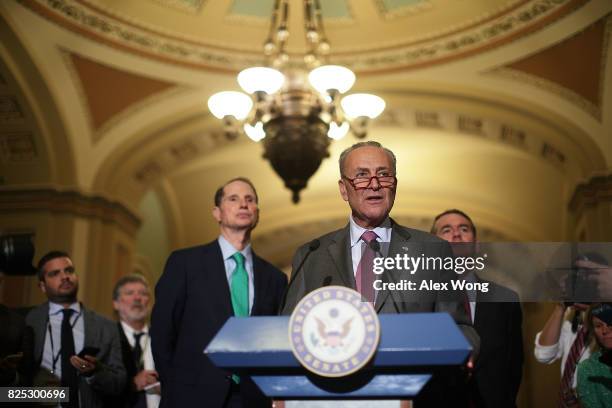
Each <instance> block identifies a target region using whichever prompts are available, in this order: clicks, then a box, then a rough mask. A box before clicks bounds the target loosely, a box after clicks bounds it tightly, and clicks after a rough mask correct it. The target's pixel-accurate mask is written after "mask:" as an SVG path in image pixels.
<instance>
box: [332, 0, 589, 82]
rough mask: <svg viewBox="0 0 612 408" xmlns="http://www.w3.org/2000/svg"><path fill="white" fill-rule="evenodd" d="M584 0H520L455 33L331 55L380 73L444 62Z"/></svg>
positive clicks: (511, 37) (527, 29)
mask: <svg viewBox="0 0 612 408" xmlns="http://www.w3.org/2000/svg"><path fill="white" fill-rule="evenodd" d="M586 2H587V1H586V0H539V1H529V2H524V3H523V4H521V5H520V6H519V7H516V8H514V9H511V10H508V12H507V13H505V14H502V15H501V16H500V17H498V18H494V19H492V20H490V21H486V22H484V23H481V24H475V25H474V26H472V27H469V28H468V29H463V30H459V31H458V32H456V33H452V34H444V35H442V36H441V37H440V38H435V39H427V40H423V41H418V42H415V43H413V44H397V45H394V46H385V45H384V44H379V47H380V48H384V47H387V48H386V49H385V50H382V51H374V52H371V51H364V50H355V52H352V53H348V52H346V53H344V52H341V53H337V54H335V55H334V63H337V64H340V65H345V66H349V67H351V68H352V69H353V70H354V71H357V72H362V73H365V72H372V73H380V72H388V71H391V70H397V69H400V68H401V69H408V68H418V67H424V66H429V65H432V64H435V63H441V62H447V61H450V60H454V59H457V58H460V57H465V56H469V55H473V54H475V53H479V52H482V51H486V50H488V49H490V48H492V47H494V46H499V45H502V44H506V43H509V42H512V41H515V40H517V39H518V38H520V37H522V36H524V35H527V34H530V33H532V32H533V31H536V30H538V29H540V28H542V27H543V26H544V25H546V24H550V23H551V21H555V20H556V19H558V18H560V17H562V16H564V15H566V14H568V13H570V12H572V11H574V10H575V9H576V8H578V7H580V6H582V5H583V4H585V3H586Z"/></svg>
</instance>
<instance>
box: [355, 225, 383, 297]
mask: <svg viewBox="0 0 612 408" xmlns="http://www.w3.org/2000/svg"><path fill="white" fill-rule="evenodd" d="M376 238H378V235H376V233H375V232H374V231H366V232H364V233H363V234H362V235H361V239H362V240H363V241H364V242H365V243H366V245H365V247H364V248H363V250H362V254H361V260H359V265H357V273H356V274H355V284H356V286H357V291H358V292H359V293H361V297H362V298H364V299H365V300H367V301H368V302H370V303H374V272H373V270H372V269H373V266H374V258H375V257H376V254H375V253H374V250H373V249H372V248H370V245H369V244H370V242H372V241H374V240H376Z"/></svg>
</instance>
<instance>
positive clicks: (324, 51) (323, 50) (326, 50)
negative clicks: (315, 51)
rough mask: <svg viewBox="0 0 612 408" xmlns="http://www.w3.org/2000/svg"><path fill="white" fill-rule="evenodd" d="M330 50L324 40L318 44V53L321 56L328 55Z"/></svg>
mask: <svg viewBox="0 0 612 408" xmlns="http://www.w3.org/2000/svg"><path fill="white" fill-rule="evenodd" d="M330 48H331V47H330V45H329V42H328V41H327V40H326V39H325V38H324V39H322V40H321V42H320V43H319V52H320V53H321V54H327V53H329V50H330Z"/></svg>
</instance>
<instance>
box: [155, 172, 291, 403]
mask: <svg viewBox="0 0 612 408" xmlns="http://www.w3.org/2000/svg"><path fill="white" fill-rule="evenodd" d="M213 216H214V217H215V219H216V220H217V222H218V223H219V230H220V235H219V238H218V239H216V240H214V241H212V242H211V243H209V244H206V245H201V246H196V247H193V248H187V249H181V250H178V251H175V252H173V253H172V254H171V255H170V257H169V258H168V261H167V262H166V267H165V269H164V273H163V275H162V277H161V278H160V280H159V282H158V283H157V286H156V288H155V295H156V298H157V299H156V302H155V306H154V308H153V314H152V320H151V342H152V347H153V357H154V359H155V367H156V368H157V371H158V372H159V374H160V380H161V383H162V384H163V385H162V398H161V407H162V408H163V407H269V406H270V401H269V400H268V399H266V398H265V396H264V395H263V394H262V393H261V392H260V391H259V389H258V388H257V386H256V385H255V384H254V383H253V382H252V381H250V379H248V378H240V377H238V376H236V375H232V373H229V372H226V371H224V370H221V369H219V368H217V367H215V366H214V365H213V364H212V362H211V361H210V360H209V359H208V357H206V356H205V355H204V348H205V347H206V346H207V345H208V343H210V341H211V340H212V339H213V337H214V336H215V335H216V334H217V332H218V331H219V329H221V327H222V326H223V324H224V323H225V322H226V321H227V319H229V318H230V317H231V316H236V317H246V316H255V315H260V316H261V315H275V314H277V312H278V309H279V306H280V300H281V298H282V294H283V292H284V291H285V288H286V287H287V277H286V276H285V274H283V273H282V272H281V271H279V270H278V269H276V268H275V267H274V266H272V265H271V264H269V263H268V262H266V261H265V260H263V259H261V258H259V257H258V256H257V255H255V253H254V252H253V251H252V250H251V244H250V240H251V231H252V230H253V228H255V226H256V225H257V221H258V218H259V209H258V206H257V192H256V191H255V187H253V184H252V183H251V182H250V181H249V180H248V179H245V178H242V177H240V178H236V179H232V180H230V181H228V182H227V183H225V184H224V185H223V186H222V187H220V188H219V189H218V190H217V192H216V194H215V207H214V208H213Z"/></svg>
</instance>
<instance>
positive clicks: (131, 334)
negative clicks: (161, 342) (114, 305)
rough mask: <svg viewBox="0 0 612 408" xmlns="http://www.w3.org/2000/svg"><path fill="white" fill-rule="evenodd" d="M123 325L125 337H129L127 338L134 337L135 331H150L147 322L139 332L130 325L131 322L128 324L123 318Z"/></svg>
mask: <svg viewBox="0 0 612 408" xmlns="http://www.w3.org/2000/svg"><path fill="white" fill-rule="evenodd" d="M121 327H123V332H124V333H125V337H127V338H131V337H134V333H148V332H149V326H148V325H147V324H146V323H145V325H144V327H143V328H142V330H141V331H139V332H137V331H136V330H134V329H133V328H132V326H130V325H129V324H127V323H126V322H124V321H123V320H121Z"/></svg>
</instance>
